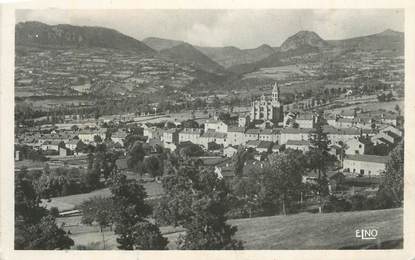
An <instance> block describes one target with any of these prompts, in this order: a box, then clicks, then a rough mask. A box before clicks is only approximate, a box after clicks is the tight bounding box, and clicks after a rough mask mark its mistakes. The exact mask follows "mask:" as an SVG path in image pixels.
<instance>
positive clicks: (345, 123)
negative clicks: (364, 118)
mask: <svg viewBox="0 0 415 260" xmlns="http://www.w3.org/2000/svg"><path fill="white" fill-rule="evenodd" d="M355 124H356V122H355V120H354V119H351V118H339V119H337V120H336V123H335V125H334V127H337V128H348V127H353V126H355Z"/></svg>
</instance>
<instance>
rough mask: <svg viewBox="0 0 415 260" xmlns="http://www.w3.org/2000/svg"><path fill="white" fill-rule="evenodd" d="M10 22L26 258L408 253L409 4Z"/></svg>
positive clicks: (129, 12)
mask: <svg viewBox="0 0 415 260" xmlns="http://www.w3.org/2000/svg"><path fill="white" fill-rule="evenodd" d="M14 14H15V17H14V24H13V26H14V28H13V33H14V35H13V36H14V39H12V41H13V42H14V53H13V54H12V57H13V59H14V61H13V62H14V68H13V71H14V78H13V84H14V91H13V93H14V100H12V101H11V102H12V103H11V104H12V106H13V107H14V122H13V121H10V122H9V125H11V126H10V127H13V124H14V130H13V131H14V147H13V148H10V153H9V154H10V156H11V153H12V151H13V158H14V161H13V164H14V169H11V170H10V173H9V176H10V175H13V171H14V181H13V180H12V181H13V182H14V193H13V195H10V196H11V197H13V198H12V200H14V212H13V213H12V214H13V219H14V226H13V225H12V224H11V229H13V233H14V234H12V237H13V238H14V239H13V242H12V243H13V245H14V250H16V251H19V250H65V251H66V250H366V249H371V251H373V249H375V250H379V251H380V250H386V249H388V250H395V251H399V250H402V249H404V242H405V239H406V236H405V239H404V150H405V149H404V142H405V140H404V139H405V128H404V123H405V117H404V115H405V57H406V56H405V37H406V36H405V9H404V8H401V9H399V8H396V9H391V8H388V9H386V8H383V9H376V8H361V9H317V8H316V9H309V8H303V9H300V8H297V9H277V8H265V9H255V8H252V9H220V8H217V9H208V8H199V9H186V8H175V9H154V8H153V9H133V8H129V9H115V8H112V9H99V8H96V9H77V8H73V9H71V8H69V7H68V8H43V9H34V8H17V9H16V10H15V12H14ZM11 88H13V86H11ZM2 127H3V123H2ZM12 138H13V137H12V136H10V140H12ZM10 146H12V145H10ZM13 182H11V183H13ZM405 184H406V182H405ZM10 189H11V188H10ZM412 193H413V192H412ZM10 194H11V193H10ZM12 200H11V201H12ZM405 202H406V200H405ZM411 203H413V201H412V202H411ZM405 207H406V205H405ZM11 208H12V204H10V208H9V209H11ZM406 209H407V208H405V211H406ZM10 211H13V210H10ZM407 224H408V223H407V222H406V221H405V225H407ZM411 225H412V224H411ZM412 226H413V225H412ZM405 234H408V233H405ZM342 252H344V251H342ZM97 259H98V258H97ZM275 259H276V258H275ZM406 259H410V258H406Z"/></svg>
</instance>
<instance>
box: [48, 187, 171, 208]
mask: <svg viewBox="0 0 415 260" xmlns="http://www.w3.org/2000/svg"><path fill="white" fill-rule="evenodd" d="M143 186H144V188H145V189H146V191H147V195H148V197H149V198H152V197H157V196H160V195H161V194H163V187H162V186H161V183H157V182H147V183H143ZM97 196H101V197H109V196H111V191H110V190H109V188H104V189H99V190H95V191H92V192H89V193H82V194H76V195H69V196H63V197H56V198H52V199H51V200H50V202H46V201H44V205H45V206H46V208H51V207H57V208H58V209H59V211H66V210H71V209H74V208H75V207H76V206H78V205H80V204H81V203H82V202H83V201H85V200H88V199H90V198H92V197H97Z"/></svg>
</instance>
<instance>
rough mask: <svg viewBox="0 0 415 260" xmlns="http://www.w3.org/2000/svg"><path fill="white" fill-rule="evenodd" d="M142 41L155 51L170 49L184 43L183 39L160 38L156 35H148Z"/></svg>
mask: <svg viewBox="0 0 415 260" xmlns="http://www.w3.org/2000/svg"><path fill="white" fill-rule="evenodd" d="M142 42H143V43H144V44H146V45H147V46H149V47H150V48H152V49H154V50H156V51H161V50H165V49H170V48H172V47H174V46H177V45H180V44H183V43H184V42H183V41H176V40H169V39H162V38H157V37H148V38H145V39H143V40H142Z"/></svg>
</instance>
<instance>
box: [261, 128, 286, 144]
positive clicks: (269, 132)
mask: <svg viewBox="0 0 415 260" xmlns="http://www.w3.org/2000/svg"><path fill="white" fill-rule="evenodd" d="M280 136H281V133H280V131H279V130H277V129H261V131H260V132H259V140H261V141H269V142H274V143H279V142H280Z"/></svg>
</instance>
